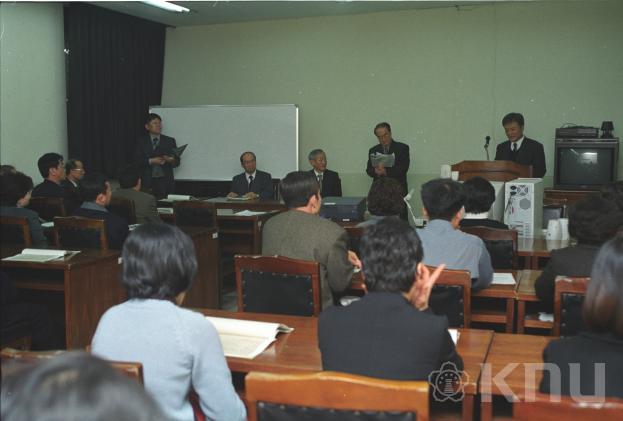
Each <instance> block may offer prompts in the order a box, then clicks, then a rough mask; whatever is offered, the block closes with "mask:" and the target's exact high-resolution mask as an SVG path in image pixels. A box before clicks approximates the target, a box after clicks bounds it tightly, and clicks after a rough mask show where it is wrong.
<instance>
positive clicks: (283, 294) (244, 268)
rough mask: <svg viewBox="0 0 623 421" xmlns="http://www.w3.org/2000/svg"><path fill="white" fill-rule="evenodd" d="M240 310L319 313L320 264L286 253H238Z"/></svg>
mask: <svg viewBox="0 0 623 421" xmlns="http://www.w3.org/2000/svg"><path fill="white" fill-rule="evenodd" d="M234 271H235V273H236V289H237V291H238V311H249V312H255V313H274V314H290V315H297V316H317V315H318V314H319V313H320V297H321V295H320V265H319V263H318V262H311V261H307V260H297V259H290V258H288V257H283V256H234Z"/></svg>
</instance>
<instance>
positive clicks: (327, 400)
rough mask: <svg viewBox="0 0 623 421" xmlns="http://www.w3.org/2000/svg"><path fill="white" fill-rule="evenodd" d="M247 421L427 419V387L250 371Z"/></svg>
mask: <svg viewBox="0 0 623 421" xmlns="http://www.w3.org/2000/svg"><path fill="white" fill-rule="evenodd" d="M245 390H246V398H247V403H248V405H247V408H248V410H249V420H250V421H256V420H258V419H261V420H281V421H288V420H292V421H294V420H300V419H306V420H346V421H349V420H360V419H362V418H361V415H362V412H364V411H365V415H366V417H365V419H366V420H373V419H379V420H416V419H417V420H418V421H420V420H424V421H426V420H428V413H429V409H428V405H429V404H428V383H427V382H424V381H397V380H383V379H375V378H370V377H363V376H356V375H352V374H346V373H336V372H331V371H323V372H319V373H305V374H276V373H259V372H251V373H249V374H248V375H247V377H246V378H245Z"/></svg>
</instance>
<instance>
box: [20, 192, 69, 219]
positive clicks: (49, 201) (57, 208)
mask: <svg viewBox="0 0 623 421" xmlns="http://www.w3.org/2000/svg"><path fill="white" fill-rule="evenodd" d="M28 208H29V209H32V210H34V211H35V212H37V213H38V214H39V218H41V219H44V220H46V221H52V220H53V219H54V217H55V216H67V213H66V211H65V203H64V201H63V198H62V197H32V198H31V199H30V203H29V204H28Z"/></svg>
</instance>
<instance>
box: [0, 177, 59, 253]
mask: <svg viewBox="0 0 623 421" xmlns="http://www.w3.org/2000/svg"><path fill="white" fill-rule="evenodd" d="M31 193H32V178H30V177H28V176H27V175H26V174H22V173H21V172H17V171H16V172H5V173H4V174H2V175H1V176H0V216H17V217H25V218H26V219H27V220H28V228H29V229H30V237H31V238H32V245H33V247H38V248H45V247H47V245H48V242H47V240H46V239H45V236H44V235H43V228H42V227H41V222H40V221H39V214H37V212H35V211H34V210H32V209H27V208H26V206H28V204H29V203H30V194H31Z"/></svg>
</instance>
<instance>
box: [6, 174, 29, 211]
mask: <svg viewBox="0 0 623 421" xmlns="http://www.w3.org/2000/svg"><path fill="white" fill-rule="evenodd" d="M0 180H1V181H0V203H1V204H2V205H3V206H16V205H17V201H18V200H19V199H21V198H22V197H24V196H26V194H28V192H29V191H31V190H32V178H30V177H28V176H27V175H26V174H22V173H21V172H15V173H6V174H2V176H0Z"/></svg>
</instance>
